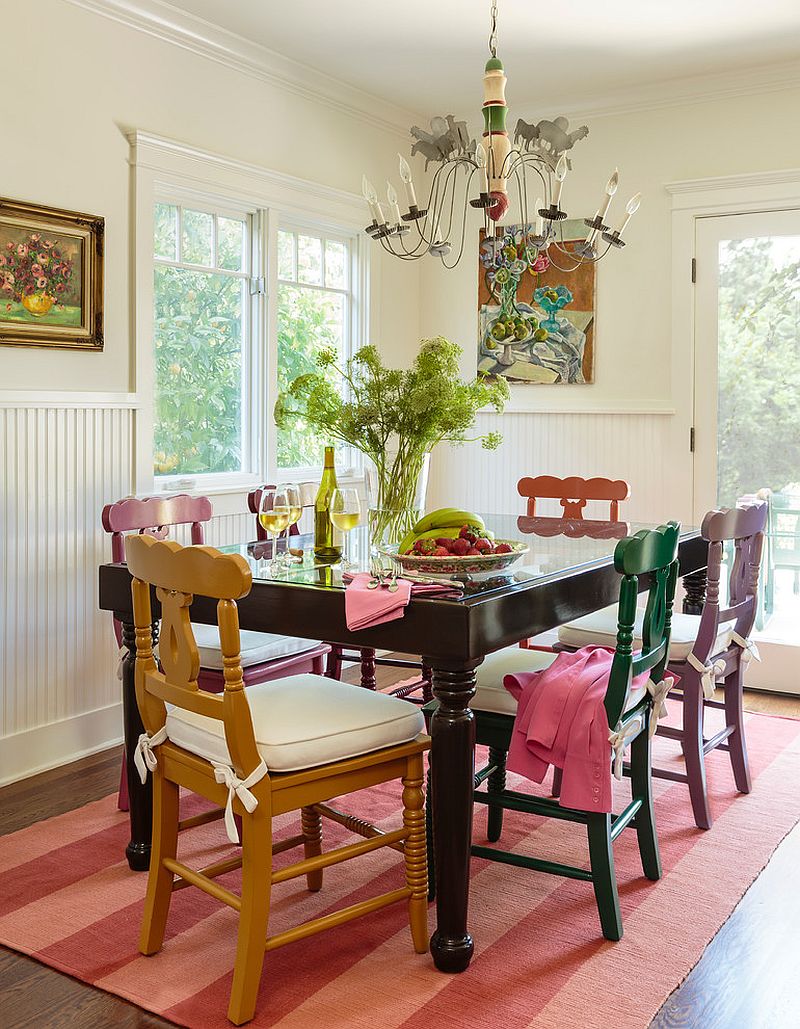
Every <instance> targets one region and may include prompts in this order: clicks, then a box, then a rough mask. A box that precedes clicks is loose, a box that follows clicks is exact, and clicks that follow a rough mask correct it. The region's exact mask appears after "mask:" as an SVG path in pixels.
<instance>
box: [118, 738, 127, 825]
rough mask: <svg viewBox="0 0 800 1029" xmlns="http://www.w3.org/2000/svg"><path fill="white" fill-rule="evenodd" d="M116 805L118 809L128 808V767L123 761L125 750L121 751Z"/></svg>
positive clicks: (124, 809) (125, 809)
mask: <svg viewBox="0 0 800 1029" xmlns="http://www.w3.org/2000/svg"><path fill="white" fill-rule="evenodd" d="M117 807H118V808H119V810H120V811H128V810H129V809H130V803H129V801H128V769H127V764H126V761H125V751H124V750H123V752H122V770H121V771H120V776H119V793H118V794H117Z"/></svg>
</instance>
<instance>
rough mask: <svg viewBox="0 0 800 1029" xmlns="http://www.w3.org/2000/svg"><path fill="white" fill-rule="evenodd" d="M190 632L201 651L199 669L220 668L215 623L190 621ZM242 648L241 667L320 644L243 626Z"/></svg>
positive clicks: (216, 626)
mask: <svg viewBox="0 0 800 1029" xmlns="http://www.w3.org/2000/svg"><path fill="white" fill-rule="evenodd" d="M192 632H193V633H194V638H195V641H196V643H197V649H198V651H199V652H200V666H201V667H202V668H217V669H221V668H222V667H223V664H222V651H221V650H220V642H219V626H218V625H202V624H197V625H195V623H194V622H193V623H192ZM239 638H240V640H241V648H242V668H250V667H251V666H252V665H260V664H263V663H264V662H265V661H276V660H277V659H278V658H282V657H291V656H292V655H294V654H304V653H305V652H306V651H307V650H313V649H314V647H318V646H319V641H318V640H304V639H301V638H300V637H299V636H278V635H276V634H275V633H272V632H253V631H252V630H248V629H242V630H240V632H239Z"/></svg>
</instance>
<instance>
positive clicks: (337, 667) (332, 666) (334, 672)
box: [325, 643, 342, 679]
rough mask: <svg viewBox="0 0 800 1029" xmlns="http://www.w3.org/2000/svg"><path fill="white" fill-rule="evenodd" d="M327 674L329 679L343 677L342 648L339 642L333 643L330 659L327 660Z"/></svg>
mask: <svg viewBox="0 0 800 1029" xmlns="http://www.w3.org/2000/svg"><path fill="white" fill-rule="evenodd" d="M325 674H326V675H327V676H328V678H329V679H341V677H342V648H341V647H340V646H339V644H338V643H332V644H331V649H330V653H329V654H328V659H327V661H326V662H325Z"/></svg>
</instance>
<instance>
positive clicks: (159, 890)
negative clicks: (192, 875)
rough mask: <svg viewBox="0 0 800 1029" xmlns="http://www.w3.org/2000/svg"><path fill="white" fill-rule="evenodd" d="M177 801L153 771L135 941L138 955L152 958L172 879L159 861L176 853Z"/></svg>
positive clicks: (159, 939) (157, 947) (158, 947)
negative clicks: (149, 835)
mask: <svg viewBox="0 0 800 1029" xmlns="http://www.w3.org/2000/svg"><path fill="white" fill-rule="evenodd" d="M178 797H179V789H178V786H177V784H176V783H174V782H170V781H169V780H168V779H165V778H164V776H163V774H162V773H161V770H160V768H158V767H156V769H155V771H154V772H153V849H152V851H151V854H150V872H149V875H148V879H147V896H146V897H145V902H144V918H143V919H142V931H141V935H140V937H139V950H140V951H141V952H142V954H156V953H157V952H158V951H159V950H161V947H162V945H163V943H164V930H165V929H166V925H167V916H168V915H169V905H170V901H171V900H172V881H173V875H172V872H170V871H168V870H167V869H166V868H164V865H163V861H164V858H172V859H173V860H174V859H175V855H176V854H177V851H178V818H179V814H178Z"/></svg>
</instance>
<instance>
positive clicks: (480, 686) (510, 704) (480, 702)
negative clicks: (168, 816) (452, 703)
mask: <svg viewBox="0 0 800 1029" xmlns="http://www.w3.org/2000/svg"><path fill="white" fill-rule="evenodd" d="M557 657H558V654H552V653H544V652H543V651H541V650H523V649H522V647H506V648H505V649H504V650H498V651H495V653H494V654H489V656H488V657H487V658H486V659H485V661H484V662H483V664H482V665H479V667H478V673H477V685H476V690H475V696H474V697H473V699H472V702H471V704H470V707H472V709H473V710H475V711H492V712H494V713H495V714H498V715H511V717H512V718H515V717H516V714H517V702H516V700H515V699H514V697H512V696H511V694H510V693H509V692H508V690H507V689H506V688H505V686H504V685H503V678H504V676H506V675H514V674H517V673H518V672H541V671H542V670H543V669H545V668H549V667H550V665H551V664H552V663H553V662H554V661H555V659H556V658H557ZM646 693H647V687H646V686H642V687H640V688H639V689H638V690H633V691H632V692H631V694H630V695H629V697H628V701H627V703H626V705H625V710H626V711H630V710H631V708H634V707H636V705H637V704H638V703H639V701H640V700H641V699H642V698H643V697H644V695H645V694H646Z"/></svg>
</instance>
